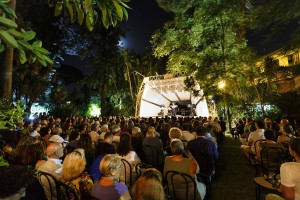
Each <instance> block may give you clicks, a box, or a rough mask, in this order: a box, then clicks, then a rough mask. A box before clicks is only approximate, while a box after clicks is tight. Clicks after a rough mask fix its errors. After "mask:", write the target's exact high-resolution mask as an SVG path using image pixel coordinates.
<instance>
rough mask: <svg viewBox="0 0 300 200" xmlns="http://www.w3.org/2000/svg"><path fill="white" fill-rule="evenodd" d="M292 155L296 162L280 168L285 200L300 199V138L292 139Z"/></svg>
mask: <svg viewBox="0 0 300 200" xmlns="http://www.w3.org/2000/svg"><path fill="white" fill-rule="evenodd" d="M289 143H290V153H291V155H292V156H293V157H294V158H295V160H296V162H287V163H283V164H282V165H281V167H280V177H281V185H282V190H281V192H282V195H283V197H284V198H285V199H287V200H290V199H300V173H299V172H300V138H299V137H297V138H291V139H290V140H289Z"/></svg>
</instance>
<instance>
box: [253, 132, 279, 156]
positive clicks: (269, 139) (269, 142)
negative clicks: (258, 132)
mask: <svg viewBox="0 0 300 200" xmlns="http://www.w3.org/2000/svg"><path fill="white" fill-rule="evenodd" d="M264 136H265V138H266V141H265V142H261V143H260V144H259V145H258V146H257V149H256V152H257V154H256V156H257V158H260V151H261V150H262V149H263V148H266V147H276V148H281V149H282V150H284V147H283V145H282V144H278V143H276V142H275V132H274V131H272V130H270V129H267V130H265V132H264ZM271 156H272V155H270V157H271ZM275 156H276V155H275ZM275 156H274V157H275ZM270 160H271V158H270Z"/></svg>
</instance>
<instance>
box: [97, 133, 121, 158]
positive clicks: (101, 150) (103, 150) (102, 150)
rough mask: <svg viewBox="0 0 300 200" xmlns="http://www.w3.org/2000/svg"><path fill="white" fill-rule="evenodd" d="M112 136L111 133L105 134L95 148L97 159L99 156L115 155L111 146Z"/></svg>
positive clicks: (114, 150)
mask: <svg viewBox="0 0 300 200" xmlns="http://www.w3.org/2000/svg"><path fill="white" fill-rule="evenodd" d="M113 136H114V134H113V133H112V132H107V133H105V136H104V139H103V140H102V141H100V142H98V144H97V145H96V148H95V156H96V157H98V156H99V155H101V154H115V153H116V148H115V146H114V145H113V144H112V143H113Z"/></svg>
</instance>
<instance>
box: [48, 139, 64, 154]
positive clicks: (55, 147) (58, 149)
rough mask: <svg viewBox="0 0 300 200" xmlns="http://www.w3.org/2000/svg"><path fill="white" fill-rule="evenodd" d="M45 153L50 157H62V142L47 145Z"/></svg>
mask: <svg viewBox="0 0 300 200" xmlns="http://www.w3.org/2000/svg"><path fill="white" fill-rule="evenodd" d="M45 153H46V155H47V156H48V158H60V157H62V156H63V147H62V145H61V144H60V143H58V142H54V143H51V144H49V145H48V146H47V148H46V150H45Z"/></svg>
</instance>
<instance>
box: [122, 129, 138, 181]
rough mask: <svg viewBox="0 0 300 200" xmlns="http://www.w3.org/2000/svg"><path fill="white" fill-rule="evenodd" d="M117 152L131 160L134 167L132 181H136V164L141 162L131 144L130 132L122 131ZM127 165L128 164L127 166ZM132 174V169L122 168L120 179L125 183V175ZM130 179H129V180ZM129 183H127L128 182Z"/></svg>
mask: <svg viewBox="0 0 300 200" xmlns="http://www.w3.org/2000/svg"><path fill="white" fill-rule="evenodd" d="M117 153H118V154H119V155H120V156H121V157H122V158H123V159H125V160H127V161H128V162H129V164H130V165H131V168H132V182H133V183H134V182H135V180H136V179H135V178H136V171H135V165H137V164H138V163H140V162H141V160H140V158H139V156H138V155H137V153H136V152H135V151H134V150H133V148H132V146H131V136H130V135H129V134H128V133H126V132H125V133H122V134H121V136H120V143H119V144H118V146H117ZM126 167H127V166H126ZM125 172H126V174H125ZM129 176H130V169H124V170H122V173H121V177H120V181H121V182H123V183H125V177H129ZM126 181H127V180H126ZM128 181H129V180H128ZM126 184H127V183H126Z"/></svg>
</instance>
